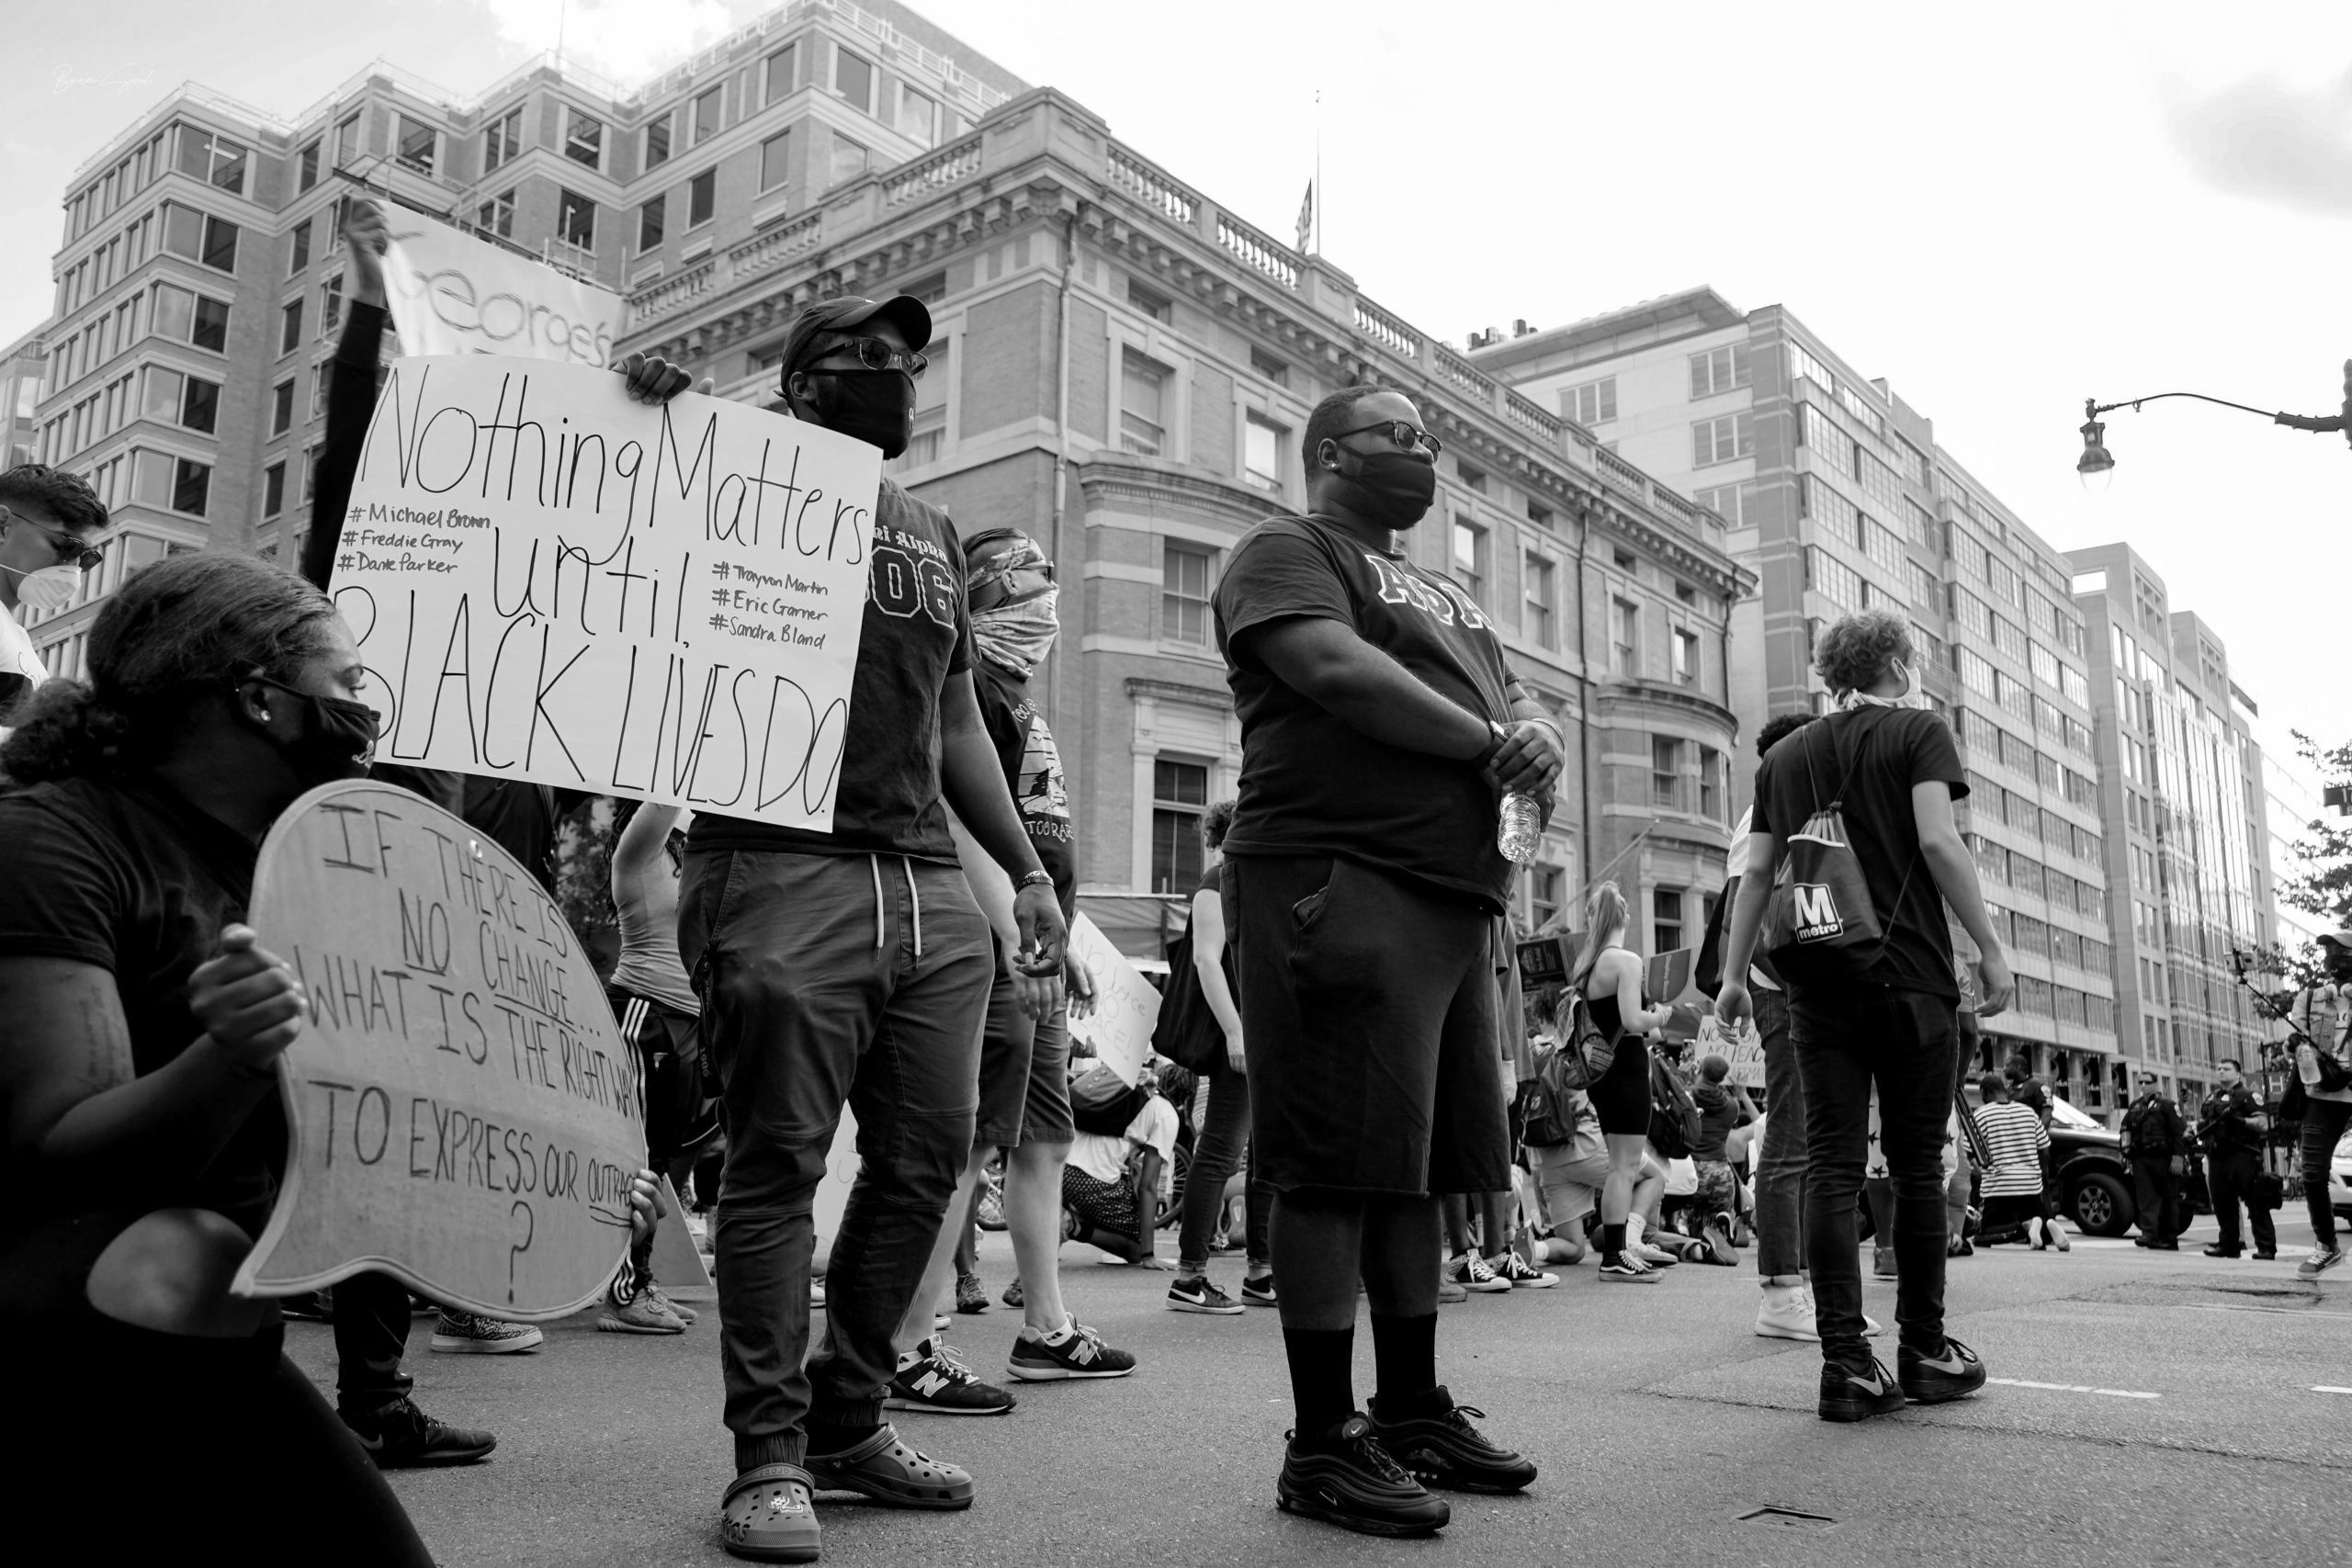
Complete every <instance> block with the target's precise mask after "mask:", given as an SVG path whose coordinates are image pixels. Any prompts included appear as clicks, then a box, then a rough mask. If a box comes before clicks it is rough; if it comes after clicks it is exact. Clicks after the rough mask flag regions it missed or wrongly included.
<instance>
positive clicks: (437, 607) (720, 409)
mask: <svg viewBox="0 0 2352 1568" xmlns="http://www.w3.org/2000/svg"><path fill="white" fill-rule="evenodd" d="M880 482H881V454H880V452H879V451H878V450H877V449H876V448H875V447H872V446H865V444H863V443H862V442H857V441H853V440H851V439H850V438H848V437H847V436H844V435H838V434H834V433H832V432H831V431H828V430H824V429H821V428H820V427H818V426H816V425H813V424H803V423H797V422H796V421H793V420H790V419H786V418H784V417H782V416H781V415H776V414H770V413H765V412H761V411H759V410H757V409H751V408H746V407H744V406H743V405H742V404H741V403H735V402H728V401H724V400H720V399H718V398H706V397H700V396H697V395H695V394H694V393H686V394H684V395H682V396H680V397H678V398H677V399H675V400H673V401H672V402H670V403H668V404H666V405H664V406H662V407H661V408H658V409H657V408H648V407H645V406H644V405H642V404H639V403H635V402H631V401H630V400H628V397H627V396H625V395H624V393H623V392H622V390H621V382H620V378H618V377H616V376H614V375H612V374H610V373H609V372H605V371H598V370H588V369H583V368H581V367H576V366H563V365H546V364H539V363H537V362H530V361H515V360H507V359H499V358H494V357H487V356H474V357H464V358H431V359H401V360H399V361H397V362H395V363H394V365H393V367H392V368H391V371H390V376H389V377H388V378H386V380H385V383H384V389H383V392H382V394H381V395H380V396H379V398H378V400H377V403H376V412H375V414H374V417H373V421H372V423H370V425H369V427H368V445H367V449H366V451H365V452H364V453H363V454H362V455H361V457H360V460H359V473H358V479H357V481H356V484H355V485H354V486H353V489H352V496H351V510H350V513H349V514H348V518H347V521H346V522H345V526H344V533H343V544H342V548H341V551H340V552H339V553H338V555H337V556H336V558H335V566H334V580H333V587H334V600H335V604H336V606H337V607H338V608H339V609H341V610H342V612H343V615H344V618H345V620H346V621H348V622H349V623H350V624H351V627H352V630H353V633H354V635H355V636H356V637H357V639H358V642H359V649H360V656H361V658H362V659H363V660H366V662H367V664H368V669H369V671H370V672H371V673H372V674H374V675H375V676H376V677H377V678H378V681H379V682H380V687H379V689H380V691H381V692H382V694H383V695H382V696H381V697H380V698H379V702H380V704H381V705H382V706H383V708H384V709H385V710H386V711H385V713H384V717H385V721H386V722H385V728H384V738H383V739H382V740H381V741H380V742H379V745H378V748H377V758H378V760H379V761H397V762H404V763H410V764H413V765H417V766H422V767H428V768H442V769H447V770H450V771H452V772H456V773H481V774H488V775H492V776H495V777H502V778H513V779H523V780H527V781H529V782H530V783H533V784H554V785H556V786H558V787H560V788H573V789H579V788H585V789H589V790H594V791H595V792H596V793H598V794H602V795H635V796H638V797H639V798H641V799H646V800H658V801H662V802H665V803H667V804H671V805H679V806H690V807H697V808H707V809H710V810H715V811H719V812H722V813H724V814H726V815H728V816H732V817H748V818H756V819H758V820H761V821H765V822H773V823H776V824H778V825H781V826H784V827H790V828H807V829H815V830H818V831H820V832H821V831H829V830H830V829H831V827H832V812H833V795H834V790H835V788H836V786H837V784H838V782H839V779H840V773H841V758H842V735H843V732H844V730H845V728H846V727H847V724H848V719H849V693H850V681H851V676H852V673H853V671H854V668H855V666H856V663H857V644H858V636H859V631H860V628H861V626H863V624H864V616H865V601H866V595H867V576H868V569H869V565H871V566H872V567H873V568H875V570H874V571H873V582H874V587H873V592H875V593H876V595H877V596H878V595H890V596H894V602H893V603H891V604H885V606H884V607H885V608H886V609H891V610H894V611H899V612H900V613H904V614H909V615H911V614H914V613H915V612H916V611H918V610H919V609H923V608H926V607H928V606H931V605H934V604H940V603H952V602H954V601H956V600H960V598H961V596H962V593H963V588H962V585H961V579H960V577H959V576H958V575H957V574H956V573H955V572H953V571H950V570H948V567H947V565H946V563H944V561H942V560H940V559H939V558H937V556H936V552H935V551H932V552H931V553H924V547H922V542H921V541H899V540H894V539H889V538H884V537H881V536H877V535H876V532H875V525H874V507H875V498H876V492H877V491H878V489H879V486H880ZM869 557H871V558H873V559H872V560H871V562H869ZM896 601H903V604H899V603H897V602H896ZM948 614H949V615H950V616H951V618H952V614H953V612H952V610H950V611H949V612H948Z"/></svg>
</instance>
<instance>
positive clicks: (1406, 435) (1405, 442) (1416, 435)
mask: <svg viewBox="0 0 2352 1568" xmlns="http://www.w3.org/2000/svg"><path fill="white" fill-rule="evenodd" d="M1374 430H1376V431H1379V432H1380V433H1381V434H1383V435H1385V436H1387V437H1388V439H1389V440H1391V441H1393V442H1395V443H1396V444H1397V446H1399V447H1401V448H1403V449H1404V450H1405V451H1408V452H1409V451H1411V450H1412V449H1413V448H1414V447H1416V446H1426V447H1428V448H1429V454H1430V457H1436V456H1437V455H1438V454H1439V453H1440V452H1442V451H1444V450H1445V443H1444V442H1442V441H1440V440H1439V439H1438V438H1437V437H1436V436H1434V435H1431V434H1430V433H1429V432H1428V431H1426V430H1422V429H1420V428H1419V427H1418V426H1416V425H1414V424H1412V423H1409V422H1408V421H1406V420H1401V419H1384V420H1382V421H1381V422H1380V423H1378V424H1360V425H1358V426H1356V427H1355V428H1354V429H1353V430H1343V431H1341V432H1340V434H1339V439H1340V440H1342V441H1344V440H1346V439H1347V438H1348V437H1349V436H1351V435H1363V434H1367V433H1369V432H1371V431H1374Z"/></svg>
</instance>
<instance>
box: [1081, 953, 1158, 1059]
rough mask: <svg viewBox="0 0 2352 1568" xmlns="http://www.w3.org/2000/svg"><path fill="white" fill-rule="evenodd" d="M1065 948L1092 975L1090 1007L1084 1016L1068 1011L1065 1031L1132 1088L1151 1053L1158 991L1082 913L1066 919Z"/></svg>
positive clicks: (1156, 1016)
mask: <svg viewBox="0 0 2352 1568" xmlns="http://www.w3.org/2000/svg"><path fill="white" fill-rule="evenodd" d="M1069 950H1070V952H1071V953H1075V954H1076V955H1077V957H1078V961H1079V962H1080V964H1084V965H1085V966H1086V972H1087V974H1089V975H1090V976H1093V979H1094V1010H1093V1011H1092V1012H1091V1013H1089V1014H1088V1015H1087V1016H1086V1017H1084V1018H1080V1017H1078V1016H1077V1015H1076V1013H1074V1012H1073V1013H1072V1014H1071V1017H1070V1021H1069V1032H1070V1033H1071V1034H1072V1035H1074V1036H1076V1037H1077V1038H1079V1039H1080V1040H1083V1041H1085V1042H1086V1043H1088V1044H1089V1045H1091V1046H1092V1047H1093V1048H1094V1054H1095V1055H1097V1056H1099V1057H1101V1058H1102V1059H1103V1063H1104V1065H1106V1066H1109V1067H1110V1069H1111V1070H1112V1071H1113V1072H1114V1073H1116V1074H1118V1075H1119V1078H1120V1081H1121V1082H1123V1083H1125V1084H1127V1085H1129V1086H1130V1087H1132V1086H1133V1085H1134V1083H1135V1081H1136V1078H1138V1077H1142V1076H1143V1064H1144V1058H1146V1057H1147V1056H1148V1055H1151V1026H1152V1025H1153V1024H1154V1023H1155V1022H1157V1021H1159V992H1158V991H1157V990H1155V989H1153V988H1152V984H1151V982H1150V981H1148V980H1147V979H1145V978H1144V977H1143V975H1142V973H1141V971H1139V970H1137V969H1136V966H1135V965H1134V964H1130V963H1128V962H1127V960H1126V955H1125V954H1124V953H1121V952H1120V951H1119V950H1118V949H1117V948H1115V947H1114V946H1112V945H1111V939H1110V938H1108V937H1106V936H1104V935H1103V932H1102V931H1101V930H1100V929H1099V928H1098V927H1097V926H1096V925H1095V923H1094V922H1093V921H1092V920H1091V919H1087V918H1086V917H1085V916H1084V915H1080V916H1079V917H1078V919H1075V920H1072V921H1071V922H1070V926H1069Z"/></svg>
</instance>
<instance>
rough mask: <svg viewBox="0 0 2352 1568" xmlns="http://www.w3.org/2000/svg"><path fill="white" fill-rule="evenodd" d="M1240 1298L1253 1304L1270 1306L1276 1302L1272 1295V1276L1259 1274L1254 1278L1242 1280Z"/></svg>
mask: <svg viewBox="0 0 2352 1568" xmlns="http://www.w3.org/2000/svg"><path fill="white" fill-rule="evenodd" d="M1241 1299H1242V1300H1243V1301H1245V1302H1248V1303H1250V1304H1251V1305H1253V1306H1268V1307H1270V1306H1273V1305H1275V1304H1277V1302H1276V1298H1275V1295H1274V1277H1273V1276H1272V1274H1261V1275H1259V1276H1258V1277H1257V1278H1256V1279H1254V1280H1242V1281H1241Z"/></svg>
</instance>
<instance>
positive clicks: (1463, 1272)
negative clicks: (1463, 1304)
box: [1445, 1252, 1510, 1296]
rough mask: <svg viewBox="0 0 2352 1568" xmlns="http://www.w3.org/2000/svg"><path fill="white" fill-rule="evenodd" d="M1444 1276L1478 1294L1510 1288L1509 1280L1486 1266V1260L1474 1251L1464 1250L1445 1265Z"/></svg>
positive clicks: (1488, 1294) (1492, 1292) (1494, 1292)
mask: <svg viewBox="0 0 2352 1568" xmlns="http://www.w3.org/2000/svg"><path fill="white" fill-rule="evenodd" d="M1445 1277H1446V1278H1447V1279H1449V1280H1453V1282H1454V1283H1455V1284H1457V1285H1459V1286H1461V1287H1462V1288H1463V1289H1464V1290H1465V1291H1476V1292H1478V1293H1479V1294H1480V1295H1487V1296H1490V1295H1494V1294H1496V1293H1497V1292H1501V1291H1508V1290H1510V1280H1506V1279H1504V1278H1503V1277H1502V1276H1501V1275H1499V1274H1498V1273H1496V1272H1495V1271H1494V1270H1493V1269H1489V1268H1487V1260H1486V1259H1485V1258H1481V1257H1479V1256H1478V1255H1477V1254H1476V1253H1475V1252H1465V1253H1463V1254H1462V1255H1461V1256H1460V1257H1458V1258H1454V1259H1453V1261H1452V1262H1450V1263H1448V1264H1447V1265H1446V1266H1445Z"/></svg>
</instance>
